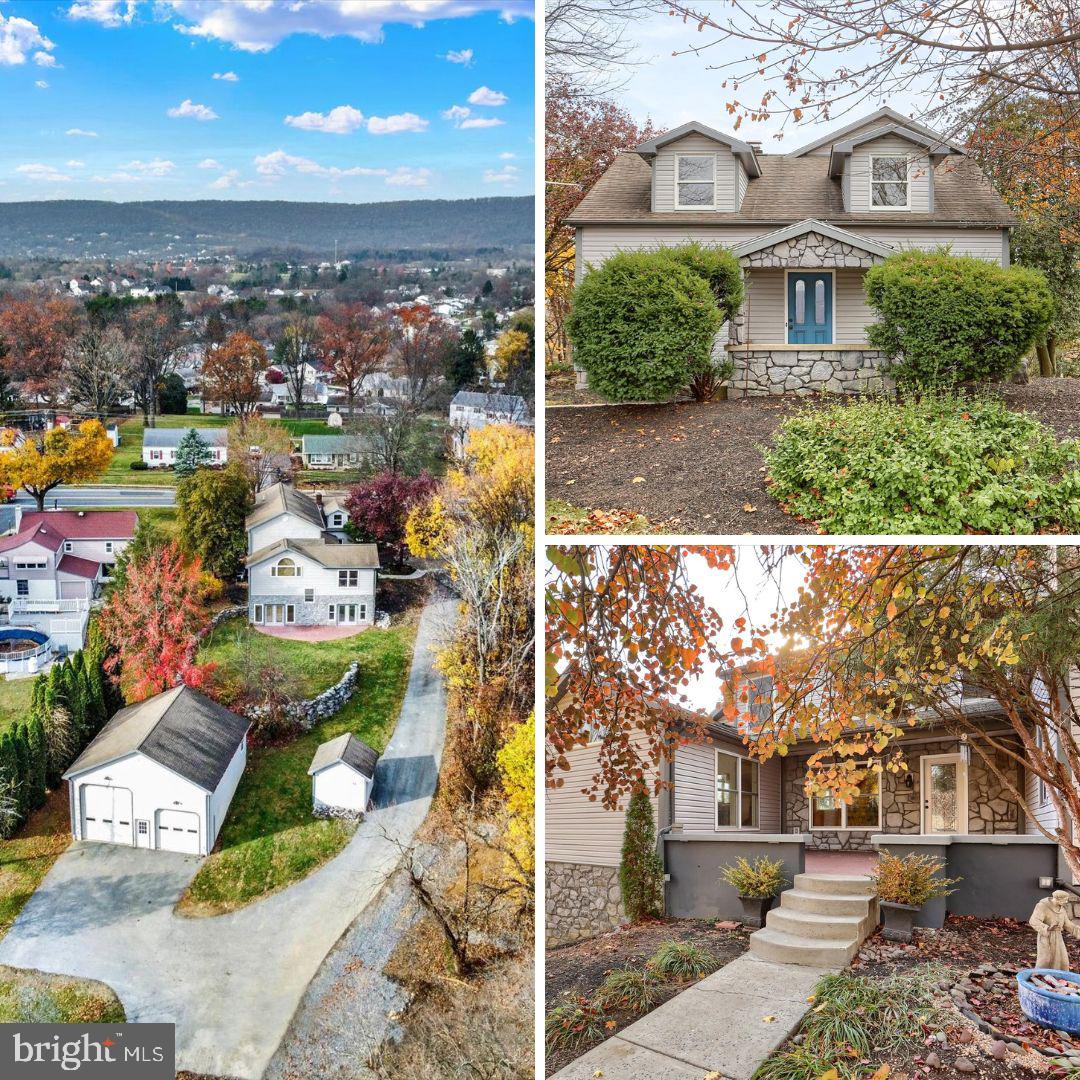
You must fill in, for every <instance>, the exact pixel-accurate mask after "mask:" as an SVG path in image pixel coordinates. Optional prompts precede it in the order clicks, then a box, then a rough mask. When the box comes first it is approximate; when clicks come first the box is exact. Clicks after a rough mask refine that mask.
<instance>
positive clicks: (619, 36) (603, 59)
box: [544, 0, 665, 93]
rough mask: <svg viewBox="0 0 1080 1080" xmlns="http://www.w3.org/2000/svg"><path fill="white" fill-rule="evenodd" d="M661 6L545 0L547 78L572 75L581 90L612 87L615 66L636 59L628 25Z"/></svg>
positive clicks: (653, 1)
mask: <svg viewBox="0 0 1080 1080" xmlns="http://www.w3.org/2000/svg"><path fill="white" fill-rule="evenodd" d="M664 6H665V5H664V4H663V3H661V2H657V0H548V4H547V10H546V12H545V16H544V60H545V66H546V74H547V76H548V77H549V78H552V77H554V78H557V79H570V80H572V81H573V82H574V83H575V85H576V86H577V87H578V88H579V89H580V90H582V91H585V90H586V88H588V89H589V90H591V92H593V93H601V92H603V91H605V90H606V91H611V90H613V89H615V88H616V87H617V86H618V85H619V79H618V77H617V76H616V74H615V72H614V69H618V68H626V67H628V66H630V65H633V64H635V63H636V61H635V59H634V49H635V47H636V42H633V41H631V40H629V38H628V36H627V35H628V31H629V29H630V26H631V25H632V24H633V23H634V22H636V21H637V20H638V19H641V18H643V17H644V16H645V15H648V14H650V13H651V12H655V11H662V10H663V8H664Z"/></svg>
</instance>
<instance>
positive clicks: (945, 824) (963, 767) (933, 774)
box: [921, 754, 967, 835]
mask: <svg viewBox="0 0 1080 1080" xmlns="http://www.w3.org/2000/svg"><path fill="white" fill-rule="evenodd" d="M921 779H922V803H923V805H922V831H923V832H924V833H928V834H930V835H940V834H947V833H966V832H967V763H966V762H965V761H964V759H963V758H962V757H961V756H960V755H959V754H934V755H931V756H927V757H924V758H923V759H922V778H921Z"/></svg>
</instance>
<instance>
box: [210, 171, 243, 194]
mask: <svg viewBox="0 0 1080 1080" xmlns="http://www.w3.org/2000/svg"><path fill="white" fill-rule="evenodd" d="M239 178H240V170H239V169H230V170H229V171H228V172H224V173H222V174H221V175H220V176H219V177H218V178H217V179H216V180H215V181H214V182H213V183H212V184H211V185H210V187H211V188H213V189H214V190H215V191H227V190H228V189H229V188H231V187H236V186H237V183H236V182H237V180H239Z"/></svg>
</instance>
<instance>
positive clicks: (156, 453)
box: [150, 450, 161, 461]
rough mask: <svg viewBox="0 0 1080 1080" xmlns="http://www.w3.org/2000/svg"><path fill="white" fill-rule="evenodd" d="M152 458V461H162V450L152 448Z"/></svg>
mask: <svg viewBox="0 0 1080 1080" xmlns="http://www.w3.org/2000/svg"><path fill="white" fill-rule="evenodd" d="M150 460H151V461H160V460H161V451H160V450H151V451H150Z"/></svg>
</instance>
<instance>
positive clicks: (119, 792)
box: [81, 784, 135, 845]
mask: <svg viewBox="0 0 1080 1080" xmlns="http://www.w3.org/2000/svg"><path fill="white" fill-rule="evenodd" d="M81 791H82V838H83V839H84V840H99V841H101V842H103V843H106V844H128V845H131V844H134V843H135V834H134V831H133V829H132V813H131V792H130V791H129V790H128V789H127V788H114V787H105V786H104V785H103V784H83V785H82V788H81Z"/></svg>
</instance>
